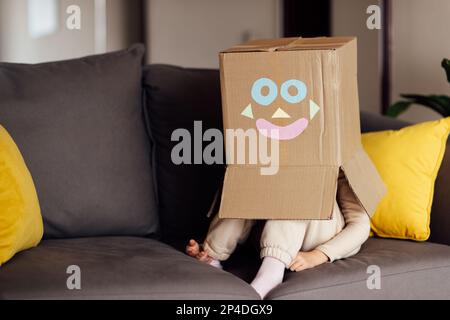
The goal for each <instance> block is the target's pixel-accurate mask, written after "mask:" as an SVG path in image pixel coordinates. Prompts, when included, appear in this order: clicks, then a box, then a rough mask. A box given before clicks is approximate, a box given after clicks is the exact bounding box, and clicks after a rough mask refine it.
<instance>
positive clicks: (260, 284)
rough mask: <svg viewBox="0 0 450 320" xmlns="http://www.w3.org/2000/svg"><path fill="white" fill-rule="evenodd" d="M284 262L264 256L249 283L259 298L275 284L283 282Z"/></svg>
mask: <svg viewBox="0 0 450 320" xmlns="http://www.w3.org/2000/svg"><path fill="white" fill-rule="evenodd" d="M285 268H286V266H285V264H284V263H283V262H281V261H280V260H278V259H275V258H272V257H265V258H264V259H263V262H262V264H261V267H260V268H259V271H258V274H257V275H256V277H255V279H254V280H253V281H252V283H251V284H250V285H251V286H252V287H253V289H255V290H256V292H258V293H259V295H260V296H261V299H264V298H265V296H266V295H267V294H268V293H269V292H270V291H271V290H272V289H273V288H275V287H276V286H278V285H279V284H280V283H282V282H283V276H284V269H285Z"/></svg>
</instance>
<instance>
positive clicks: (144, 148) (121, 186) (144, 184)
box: [0, 45, 157, 238]
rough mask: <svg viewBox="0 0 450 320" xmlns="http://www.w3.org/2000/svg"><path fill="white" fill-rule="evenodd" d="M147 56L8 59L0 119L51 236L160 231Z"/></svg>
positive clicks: (1, 68) (2, 69)
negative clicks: (147, 119) (146, 115)
mask: <svg viewBox="0 0 450 320" xmlns="http://www.w3.org/2000/svg"><path fill="white" fill-rule="evenodd" d="M143 54H144V48H143V46H141V45H136V46H133V47H131V48H130V49H128V50H124V51H120V52H114V53H109V54H105V55H99V56H91V57H86V58H82V59H76V60H70V61H61V62H51V63H44V64H36V65H26V64H9V63H0V124H1V125H3V126H4V127H5V128H6V129H7V130H8V131H9V133H10V134H11V135H12V137H13V138H14V140H15V141H16V143H17V144H18V146H19V148H20V150H21V152H22V153H23V156H24V158H25V161H26V163H27V165H28V167H29V169H30V171H31V174H32V176H33V179H34V182H35V184H36V188H37V191H38V196H39V200H40V204H41V209H42V215H43V218H44V227H45V237H46V238H68V237H88V236H106V235H133V236H145V235H150V234H152V233H154V232H155V231H156V229H157V212H156V205H155V200H154V192H153V178H152V169H151V162H150V157H151V151H150V143H149V139H148V135H147V133H146V130H145V125H144V120H143V116H142V112H143V110H142V89H141V74H142V57H143Z"/></svg>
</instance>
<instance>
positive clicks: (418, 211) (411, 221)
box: [362, 118, 450, 241]
mask: <svg viewBox="0 0 450 320" xmlns="http://www.w3.org/2000/svg"><path fill="white" fill-rule="evenodd" d="M449 131H450V118H446V119H442V120H439V121H431V122H425V123H421V124H417V125H413V126H409V127H406V128H403V129H401V130H398V131H381V132H372V133H367V134H364V135H363V136H362V143H363V145H364V148H365V150H366V151H367V153H368V154H369V156H370V158H371V159H372V161H373V162H374V164H375V166H376V167H377V169H378V171H379V173H380V175H381V177H382V178H383V180H384V182H385V184H386V185H387V188H388V192H387V194H386V196H385V197H384V198H383V200H382V201H381V202H380V204H379V206H378V208H377V210H376V212H375V215H374V217H373V218H372V232H373V233H374V234H375V235H376V236H379V237H383V238H396V239H410V240H416V241H426V240H428V238H429V237H430V213H431V204H432V203H433V194H434V183H435V180H436V177H437V174H438V171H439V168H440V166H441V163H442V158H443V156H444V153H445V147H446V143H447V138H448V135H449Z"/></svg>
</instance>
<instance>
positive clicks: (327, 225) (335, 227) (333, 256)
mask: <svg viewBox="0 0 450 320" xmlns="http://www.w3.org/2000/svg"><path fill="white" fill-rule="evenodd" d="M336 200H337V201H335V204H334V210H333V215H332V219H331V220H312V221H304V220H268V221H267V222H266V224H265V226H264V230H263V233H262V235H261V241H260V245H261V258H262V259H263V261H262V264H261V267H260V269H259V271H258V274H257V275H256V277H255V279H254V280H253V282H252V283H251V285H252V287H253V288H254V289H255V290H256V291H257V292H258V293H259V295H260V296H261V298H264V297H265V296H266V295H267V294H268V293H269V292H270V291H271V290H272V289H273V288H275V287H276V286H277V285H279V284H280V283H281V282H282V281H283V276H284V269H285V268H288V269H290V270H291V271H302V270H306V269H309V268H313V267H316V266H318V265H320V264H323V263H325V262H333V261H335V260H338V259H343V258H348V257H350V256H353V255H355V254H356V253H358V251H359V249H360V248H361V245H362V244H363V243H364V242H365V241H366V240H367V238H368V237H369V233H370V220H369V217H368V215H367V214H366V212H365V211H364V209H363V208H362V207H361V205H360V203H359V202H358V200H357V199H356V197H355V195H354V193H353V191H352V190H351V188H350V186H349V184H348V182H347V180H346V178H345V176H344V175H343V173H342V172H340V175H339V180H338V192H337V199H336ZM253 224H254V221H253V220H243V219H219V218H218V217H217V216H216V217H215V219H214V220H213V221H212V223H211V226H210V229H209V232H208V235H207V237H206V240H205V242H204V244H203V246H200V245H199V244H198V243H197V242H195V241H194V240H191V241H190V242H189V244H188V245H187V247H186V252H187V254H189V255H190V256H192V257H195V258H197V259H199V260H200V261H204V262H206V263H209V264H211V265H213V266H215V267H218V268H221V264H220V261H224V260H227V259H228V258H229V257H230V255H231V254H232V253H233V251H234V250H235V248H236V246H237V244H238V243H241V242H243V241H244V240H245V239H246V238H247V236H248V235H249V233H250V230H251V228H252V226H253Z"/></svg>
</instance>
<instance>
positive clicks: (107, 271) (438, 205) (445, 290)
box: [0, 63, 450, 300]
mask: <svg viewBox="0 0 450 320" xmlns="http://www.w3.org/2000/svg"><path fill="white" fill-rule="evenodd" d="M88 65H89V63H88ZM10 67H11V66H3V69H2V66H0V82H1V81H2V78H1V75H2V72H4V73H5V72H6V71H8V68H10ZM5 70H6V71H5ZM78 80H79V79H78ZM8 81H9V80H8ZM98 81H102V79H100V78H99V79H98ZM55 85H57V84H56V83H55ZM142 87H143V88H144V92H145V98H144V102H143V105H144V111H145V112H144V117H145V119H144V120H145V123H146V126H147V128H148V139H149V141H150V147H149V150H150V152H151V159H152V161H151V168H150V167H149V170H152V173H150V172H141V174H144V175H145V174H148V175H149V176H150V174H152V176H153V177H154V179H153V187H154V189H155V190H154V191H155V194H156V199H157V203H156V207H157V211H158V212H157V213H158V219H159V228H158V231H157V232H153V231H152V228H147V230H146V231H145V232H140V230H127V231H126V232H114V231H109V230H105V229H102V228H100V226H99V233H98V235H95V225H96V224H102V221H101V220H98V221H95V222H92V223H91V224H90V228H91V229H89V233H86V234H82V235H81V236H77V235H76V234H75V233H71V232H68V233H67V236H65V232H66V231H65V230H64V229H61V228H54V229H55V230H57V231H58V232H53V233H51V232H50V233H48V234H46V236H45V239H44V240H43V241H42V243H41V244H40V245H39V246H38V247H36V248H33V249H30V250H27V251H24V252H21V253H19V254H17V255H16V256H15V257H14V258H13V259H12V260H11V261H10V262H8V263H6V264H5V265H4V266H2V267H1V268H0V298H1V299H225V300H231V299H246V300H257V299H258V295H257V294H256V292H255V291H254V290H253V289H252V288H251V287H250V286H249V284H248V281H249V280H250V279H251V278H252V276H254V274H255V272H256V270H257V267H258V262H259V259H258V252H257V250H256V249H255V248H254V247H253V245H252V241H249V242H248V243H247V244H244V245H242V246H241V247H240V248H239V249H238V251H237V252H236V254H235V255H234V256H233V258H232V259H231V260H230V261H229V262H227V264H226V265H225V271H222V270H217V269H215V268H213V267H209V266H207V265H204V264H202V263H199V262H197V261H195V260H194V259H192V258H190V257H188V256H186V255H185V254H184V253H183V252H182V249H183V246H184V244H185V243H186V241H187V239H189V238H191V237H192V238H197V239H198V240H201V239H200V238H201V237H202V236H204V233H205V232H206V229H207V226H208V223H209V220H208V218H207V217H206V213H207V212H208V209H209V207H210V205H211V203H212V199H213V197H214V193H215V192H216V190H217V188H218V186H220V184H221V178H222V176H223V166H219V165H218V166H207V165H195V166H194V165H193V166H174V165H171V164H169V163H168V162H167V161H168V156H169V153H170V148H169V147H170V143H171V142H170V141H168V140H167V139H168V134H170V132H171V129H172V128H176V127H183V126H185V127H188V126H192V121H193V120H203V121H204V122H203V123H204V125H205V126H206V127H218V128H220V126H221V117H220V90H219V76H218V72H217V71H215V70H192V69H182V68H178V67H171V66H162V65H155V66H148V67H146V68H145V70H144V73H143V81H142ZM194 92H195V93H196V94H194ZM97 93H98V92H97ZM62 94H65V93H64V92H63V93H62ZM66 94H69V93H66ZM4 96H5V95H4ZM4 96H3V97H4ZM1 99H2V95H1V91H0V103H2V100H1ZM5 101H9V100H3V103H2V104H0V124H1V123H2V119H3V120H4V121H6V122H8V123H7V124H8V125H9V126H10V127H11V128H14V125H13V124H12V123H11V121H13V120H12V119H13V117H11V116H9V114H8V113H3V114H2V110H1V109H2V108H7V104H6V103H4V102H5ZM2 115H3V118H2ZM14 119H16V120H14V121H18V120H17V118H14ZM81 121H82V120H81ZM361 124H362V130H363V131H376V130H385V129H394V128H395V129H396V128H400V127H402V126H404V125H406V123H403V122H400V121H396V120H391V119H388V118H384V117H381V116H377V115H372V114H367V113H362V115H361ZM31 125H32V124H31ZM189 128H190V127H189ZM190 129H191V128H190ZM61 130H63V129H61ZM12 131H14V130H12ZM165 139H166V140H167V141H166V140H165ZM19 140H20V139H19ZM24 143H25V142H24ZM112 143H113V142H112ZM27 154H28V153H27ZM27 154H25V158H26V159H27ZM30 157H31V154H30ZM45 165H46V164H45V163H43V162H39V163H38V164H35V163H33V164H32V165H31V169H30V170H31V171H32V174H33V169H34V168H36V169H34V170H35V171H36V172H37V173H38V171H39V166H45ZM63 169H64V168H63ZM55 170H57V168H55ZM66 170H70V169H69V168H66ZM61 174H63V173H61ZM35 179H39V177H38V178H36V177H35ZM92 183H95V182H92ZM127 183H130V182H129V181H128V182H127ZM131 183H132V182H131ZM36 184H37V186H38V192H39V188H41V189H42V188H44V187H45V184H44V183H42V184H41V183H40V182H39V181H36ZM449 184H450V150H447V153H446V156H445V159H444V163H443V165H442V168H441V170H440V172H439V177H438V180H437V184H436V194H435V199H434V202H433V212H432V238H431V240H430V241H429V242H426V243H415V242H410V241H400V240H387V239H369V240H368V241H367V243H366V244H364V246H363V248H362V250H361V252H360V253H359V254H357V255H356V256H354V257H352V258H349V259H345V260H341V261H337V262H335V263H333V264H325V265H322V266H320V267H317V268H315V269H312V270H307V271H304V272H300V273H291V272H287V274H286V276H285V281H284V282H283V284H281V285H280V286H279V287H277V288H276V289H274V290H273V291H272V292H271V293H270V294H269V295H268V297H267V299H278V300H279V299H449V298H450V247H449V245H450V199H449V197H448V193H447V192H448V191H447V187H448V185H449ZM46 192H49V191H48V190H46ZM80 192H82V191H80ZM119 200H120V199H119ZM119 200H117V201H119ZM43 201H46V199H44V200H43ZM78 201H82V198H78ZM110 201H112V202H113V203H114V201H115V200H114V199H111V200H110ZM144 205H146V206H147V207H148V204H147V203H145V202H144ZM47 207H48V206H44V207H43V215H44V221H45V222H46V226H47V224H48V221H49V220H48V219H50V218H48V219H47V218H46V217H45V215H46V212H45V210H46V208H47ZM99 207H100V209H98V210H102V208H101V206H99ZM48 210H51V208H50V209H48ZM136 210H138V209H136ZM148 210H152V209H151V208H149V209H148ZM60 214H61V215H63V214H64V212H63V211H62V212H60ZM123 214H125V216H126V215H127V214H130V215H131V213H125V212H124V213H123ZM393 214H395V213H394V212H393ZM104 219H107V217H104ZM129 219H133V217H130V218H129ZM71 223H73V224H76V223H75V222H71ZM107 223H108V222H106V221H105V224H107ZM92 224H93V226H92ZM69 229H70V228H69ZM111 230H112V229H111ZM149 230H150V231H149ZM69 231H70V230H69ZM94 235H95V236H94ZM70 265H78V266H79V267H80V268H81V286H82V287H81V290H69V289H68V288H67V285H66V281H67V278H68V276H69V275H68V274H67V273H66V271H67V267H68V266H70ZM370 265H377V266H379V267H380V268H381V272H382V273H381V277H382V278H381V289H379V290H369V289H368V287H367V284H366V282H367V279H368V277H369V274H367V268H368V266H370Z"/></svg>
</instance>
